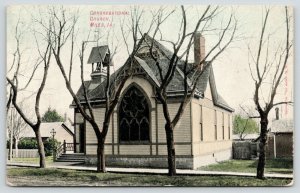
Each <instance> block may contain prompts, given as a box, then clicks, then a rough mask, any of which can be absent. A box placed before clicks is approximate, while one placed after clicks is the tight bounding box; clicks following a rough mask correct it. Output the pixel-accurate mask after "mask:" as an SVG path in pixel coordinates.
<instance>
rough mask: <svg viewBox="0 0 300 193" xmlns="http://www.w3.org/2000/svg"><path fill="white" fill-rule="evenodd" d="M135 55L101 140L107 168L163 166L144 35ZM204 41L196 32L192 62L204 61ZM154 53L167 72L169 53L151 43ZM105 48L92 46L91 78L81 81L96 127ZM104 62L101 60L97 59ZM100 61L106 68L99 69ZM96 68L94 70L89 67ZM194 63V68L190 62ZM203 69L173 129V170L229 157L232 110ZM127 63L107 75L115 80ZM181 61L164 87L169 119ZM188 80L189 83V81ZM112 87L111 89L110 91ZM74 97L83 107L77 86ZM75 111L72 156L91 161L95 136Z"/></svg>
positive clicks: (160, 122) (156, 81)
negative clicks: (174, 159) (103, 139)
mask: <svg viewBox="0 0 300 193" xmlns="http://www.w3.org/2000/svg"><path fill="white" fill-rule="evenodd" d="M144 41H148V43H146V42H141V41H140V42H139V43H140V44H141V47H140V50H139V51H138V53H137V54H136V55H135V57H134V64H133V66H132V68H133V72H134V74H133V76H132V77H131V78H129V79H128V80H127V82H126V83H125V86H124V88H123V90H122V92H121V96H120V100H119V103H118V105H117V106H116V108H115V110H114V113H113V115H112V118H111V123H110V127H109V130H108V133H107V137H106V141H105V153H106V159H107V161H106V164H107V165H110V166H118V165H119V166H131V167H167V144H166V135H165V129H164V124H165V119H164V115H163V109H162V105H161V103H160V102H159V101H158V99H157V98H156V93H155V92H156V89H155V88H156V87H157V86H158V85H160V77H159V74H158V70H157V67H156V65H155V63H154V62H153V60H152V59H151V58H150V56H149V46H148V45H149V41H151V39H150V37H149V36H146V37H145V40H144ZM204 43H205V40H204V38H203V37H202V36H200V34H197V37H196V38H195V48H194V50H195V54H194V55H195V63H199V61H201V59H202V58H200V57H204V53H205V50H204V49H205V44H204ZM154 49H155V50H154V51H153V52H154V54H156V55H158V56H159V58H160V59H159V60H160V64H161V67H162V69H163V71H164V73H165V72H166V69H167V65H168V61H169V58H170V56H171V55H172V53H171V52H170V51H169V50H168V49H167V48H165V47H164V46H163V45H161V44H160V43H159V42H157V41H155V40H154ZM107 57H109V51H108V47H107V46H100V47H94V48H93V49H92V51H91V54H90V57H89V60H88V63H89V64H92V74H91V80H90V81H86V82H85V85H86V88H87V91H88V97H89V99H90V102H91V104H92V106H93V108H94V114H95V117H96V119H97V123H98V124H99V125H100V126H101V125H102V121H103V118H104V112H105V100H104V88H105V84H106V72H105V70H104V66H105V65H107V64H105V60H106V58H107ZM101 58H104V60H101ZM103 63H104V64H105V65H103ZM94 65H96V67H95V66H94ZM190 65H193V64H190ZM208 65H209V66H208V67H207V68H205V71H204V72H203V74H202V76H201V78H200V80H199V82H198V84H197V90H196V92H195V95H194V96H193V98H192V100H191V102H190V103H189V104H188V105H187V107H186V109H185V111H184V114H183V116H182V117H181V119H180V121H179V123H178V125H177V126H176V128H175V131H174V141H175V151H176V161H177V168H192V169H194V168H198V167H199V166H202V165H207V164H210V163H215V162H216V161H222V160H227V159H230V158H231V157H232V112H233V109H232V108H231V107H229V105H228V104H227V103H226V102H225V101H224V99H223V98H222V97H221V96H220V95H219V94H218V92H217V89H216V83H215V78H214V73H213V68H212V65H211V64H210V63H208ZM126 69H128V65H124V66H122V67H121V68H120V69H119V70H117V71H116V72H115V73H113V74H112V75H111V81H112V83H113V82H117V81H118V78H119V77H120V76H122V73H124V72H126ZM182 71H183V63H182V62H181V61H180V62H179V64H178V67H177V68H176V71H175V74H174V78H173V79H172V81H171V82H170V84H169V85H168V87H167V94H168V102H169V108H170V113H171V116H174V115H175V113H176V111H177V109H178V107H179V105H180V101H181V100H182V96H183V90H184V85H183V82H184V80H183V72H182ZM189 81H190V80H189ZM113 85H114V84H112V89H113ZM77 96H78V97H79V99H80V101H81V103H82V104H86V101H85V99H84V97H83V88H82V87H81V88H80V89H79V90H78V92H77ZM71 107H73V108H74V114H75V115H74V123H75V124H74V125H75V136H76V138H75V140H76V141H75V143H76V152H82V153H84V154H85V156H86V161H89V162H95V160H96V149H97V138H96V136H95V133H94V130H93V128H92V126H91V125H90V124H89V123H88V122H87V121H85V120H84V119H83V118H82V116H81V114H80V113H79V112H78V109H77V108H76V105H75V103H74V102H73V103H72V104H71Z"/></svg>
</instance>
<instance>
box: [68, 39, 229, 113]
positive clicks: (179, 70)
mask: <svg viewBox="0 0 300 193" xmlns="http://www.w3.org/2000/svg"><path fill="white" fill-rule="evenodd" d="M144 39H145V40H144V41H149V40H152V39H150V37H149V36H146V38H144ZM153 41H154V46H155V47H156V49H158V50H159V52H160V53H161V54H162V55H163V56H162V57H159V64H160V67H161V69H162V74H163V75H165V74H166V73H167V70H168V65H169V60H170V58H171V56H172V52H171V51H169V50H168V49H167V48H165V47H164V46H163V45H162V44H160V43H159V42H157V41H155V40H153ZM141 43H143V42H140V44H141ZM138 55H139V54H137V55H136V56H135V57H134V65H138V66H139V67H140V69H141V70H142V71H143V75H144V78H146V79H148V80H149V82H151V83H152V84H153V85H154V86H159V85H160V84H161V79H160V76H159V71H158V68H157V66H156V65H155V61H154V60H153V59H152V58H151V57H147V56H146V57H143V58H141V57H138ZM191 65H192V64H191ZM206 65H207V66H206V67H205V68H204V71H203V73H202V74H201V76H200V78H199V80H198V82H197V89H196V92H195V95H197V96H198V97H200V98H203V97H204V93H205V90H206V88H207V85H208V82H209V83H210V87H211V90H212V96H213V102H214V104H215V105H216V106H219V107H221V108H224V109H226V110H228V111H231V112H232V111H234V110H233V109H232V108H231V107H230V106H229V105H228V104H227V103H226V101H225V100H224V99H223V98H222V97H221V96H220V95H219V94H218V92H217V89H216V84H215V78H214V73H213V68H212V65H211V63H210V62H207V63H206ZM183 66H184V65H183V61H179V62H178V65H177V67H176V69H175V73H174V77H173V78H172V80H171V82H170V84H169V85H168V87H167V94H168V96H169V97H172V96H180V95H182V94H183V92H184V73H183ZM125 68H126V64H125V65H123V66H122V67H121V68H119V69H118V70H117V71H116V72H115V73H113V74H112V75H111V76H110V81H111V83H112V84H111V85H112V86H113V85H114V84H113V83H114V82H115V83H116V82H117V78H118V77H119V76H120V73H124V69H125ZM192 78H193V77H191V76H189V78H188V84H189V87H190V82H191V81H192V80H191V79H192ZM105 85H106V80H105V81H103V82H102V83H99V80H90V81H85V86H86V88H87V91H88V98H89V99H90V101H91V102H104V101H105V100H104V99H105ZM190 89H191V88H190ZM77 96H78V97H79V99H80V100H81V102H82V103H85V99H84V97H83V87H82V86H81V87H80V89H79V90H78V92H77ZM72 105H75V104H74V102H73V103H72ZM72 105H71V106H72Z"/></svg>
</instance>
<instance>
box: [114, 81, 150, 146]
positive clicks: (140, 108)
mask: <svg viewBox="0 0 300 193" xmlns="http://www.w3.org/2000/svg"><path fill="white" fill-rule="evenodd" d="M119 134H120V141H121V142H122V141H123V142H124V141H129V142H130V141H133V142H142V141H149V106H148V102H147V99H146V98H145V96H144V94H143V93H142V92H141V91H140V90H139V89H138V88H137V87H135V86H132V87H131V88H130V89H128V91H127V92H126V93H125V95H124V97H123V99H122V101H121V104H120V109H119Z"/></svg>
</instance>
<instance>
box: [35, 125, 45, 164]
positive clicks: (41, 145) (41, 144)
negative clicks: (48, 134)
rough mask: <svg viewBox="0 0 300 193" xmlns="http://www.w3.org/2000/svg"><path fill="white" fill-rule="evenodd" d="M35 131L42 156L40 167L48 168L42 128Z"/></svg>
mask: <svg viewBox="0 0 300 193" xmlns="http://www.w3.org/2000/svg"><path fill="white" fill-rule="evenodd" d="M34 133H35V136H36V140H37V144H38V152H39V156H40V168H46V158H45V149H44V143H43V141H42V136H41V132H40V128H37V129H35V130H34Z"/></svg>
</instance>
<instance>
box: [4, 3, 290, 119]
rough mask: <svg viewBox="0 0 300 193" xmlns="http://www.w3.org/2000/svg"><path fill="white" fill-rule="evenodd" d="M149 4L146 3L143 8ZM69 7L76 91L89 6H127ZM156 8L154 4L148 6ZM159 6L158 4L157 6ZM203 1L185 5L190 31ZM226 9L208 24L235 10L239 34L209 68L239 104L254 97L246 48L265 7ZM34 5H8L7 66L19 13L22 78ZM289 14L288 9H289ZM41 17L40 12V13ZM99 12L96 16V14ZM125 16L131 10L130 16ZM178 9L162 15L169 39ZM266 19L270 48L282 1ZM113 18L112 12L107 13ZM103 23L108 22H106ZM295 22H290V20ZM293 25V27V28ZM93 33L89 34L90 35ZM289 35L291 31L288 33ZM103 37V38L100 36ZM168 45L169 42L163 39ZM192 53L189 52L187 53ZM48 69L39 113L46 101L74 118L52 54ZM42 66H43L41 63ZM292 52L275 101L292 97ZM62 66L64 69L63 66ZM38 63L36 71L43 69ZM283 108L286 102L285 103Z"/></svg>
mask: <svg viewBox="0 0 300 193" xmlns="http://www.w3.org/2000/svg"><path fill="white" fill-rule="evenodd" d="M147 7H148V8H147ZM147 7H143V8H144V9H145V14H146V15H145V17H144V18H143V25H144V26H142V27H145V28H146V26H147V24H148V22H149V19H150V18H151V15H150V14H149V12H148V11H149V7H150V6H147ZM68 8H69V9H71V10H73V9H77V8H78V9H79V13H80V17H79V21H78V26H79V27H80V28H79V29H78V35H77V45H76V46H75V52H74V54H75V56H74V71H73V76H72V80H73V81H72V87H73V90H74V91H75V92H76V91H77V89H78V88H79V86H80V71H79V70H80V67H79V59H78V47H79V46H80V42H81V41H82V40H85V39H86V37H87V34H88V32H89V29H90V14H91V13H92V12H93V11H111V10H114V11H116V10H117V11H129V12H130V6H91V5H88V6H87V5H85V6H79V7H78V6H76V7H74V6H70V7H68ZM151 8H153V9H154V8H155V7H151ZM156 8H157V7H156ZM204 8H205V7H203V6H186V9H188V11H187V17H188V22H189V24H188V25H189V28H188V29H189V31H191V29H192V27H193V26H194V24H195V22H196V20H195V18H197V17H198V14H201V11H203V9H204ZM171 9H172V7H168V8H167V10H171ZM222 9H224V13H220V15H219V16H218V17H217V18H216V20H215V21H214V22H213V23H212V27H215V28H218V27H220V25H221V22H223V27H224V25H225V23H226V21H227V19H228V17H229V12H230V11H231V10H233V11H234V12H235V18H236V19H237V21H238V30H237V35H238V38H237V39H236V41H235V42H234V43H233V44H231V45H230V47H229V48H228V49H227V50H226V51H225V52H224V53H223V54H222V55H221V56H220V57H219V58H218V59H217V60H216V61H215V62H214V63H213V68H214V72H215V78H216V84H217V90H218V92H219V94H220V95H221V96H222V97H223V98H224V99H225V100H226V101H227V103H228V104H229V105H230V106H231V107H233V108H235V109H238V108H239V105H240V104H242V105H248V106H253V102H252V98H253V92H254V82H253V80H252V79H251V76H250V71H249V66H248V58H249V56H248V50H247V45H250V47H251V48H253V50H254V51H253V52H254V53H256V52H257V51H256V49H257V45H258V40H259V33H260V30H261V26H262V17H263V11H264V9H265V7H264V6H225V7H222ZM37 10H38V8H37V7H33V6H14V7H9V8H8V11H7V14H8V17H7V62H8V64H7V69H9V67H10V65H11V63H12V60H13V59H12V53H13V51H14V49H15V40H14V28H15V25H16V23H17V20H18V18H19V15H20V21H21V25H22V29H24V36H23V38H22V41H21V42H22V43H21V50H23V53H24V54H23V55H24V58H23V59H24V60H23V64H22V65H24V68H22V70H21V73H22V76H20V82H21V84H22V83H24V82H26V80H27V78H28V76H29V74H30V70H31V69H32V63H33V62H34V61H35V59H36V57H37V52H36V48H35V41H34V38H33V36H32V29H31V28H32V26H33V25H32V16H33V17H38V16H37V13H38V12H37ZM41 10H43V11H45V10H46V7H43V8H42V9H41ZM289 11H290V12H291V15H293V14H292V11H293V10H292V9H290V10H289ZM42 17H44V16H42ZM98 17H99V16H98ZM128 17H129V16H128ZM180 17H181V12H180V9H178V10H176V12H175V13H174V14H173V15H171V16H170V18H169V19H168V20H167V21H166V23H165V24H164V25H163V26H162V33H163V37H164V38H165V39H168V40H174V39H176V37H177V33H178V28H179V25H180V19H179V18H180ZM122 18H123V17H121V16H115V17H114V18H113V21H112V24H113V27H112V28H113V29H114V30H115V31H114V32H115V33H116V36H117V38H118V40H117V41H115V42H114V43H115V44H116V42H119V43H120V48H119V49H118V52H117V54H116V56H115V58H114V64H115V66H114V69H115V70H117V69H118V68H119V67H120V66H121V65H122V64H124V61H125V59H126V57H127V53H126V47H125V46H124V44H123V43H122V41H123V40H122V38H121V34H120V19H122ZM269 18H270V20H269V24H268V26H267V30H269V31H270V32H271V33H272V38H274V41H272V45H273V46H272V47H271V48H270V52H272V51H274V49H275V47H276V45H277V44H278V42H280V41H282V38H284V37H285V31H284V8H283V7H275V6H274V7H272V9H271V12H270V16H269ZM110 19H111V18H110ZM105 23H106V22H105ZM292 23H293V22H292ZM95 29H99V30H101V33H103V34H105V33H106V32H107V31H106V30H107V29H111V28H103V27H102V28H101V27H100V28H92V30H93V31H94V30H95ZM292 29H293V28H292ZM91 38H92V37H90V39H91ZM205 38H206V50H209V49H210V48H211V47H212V46H213V45H214V43H215V41H216V40H217V39H216V36H215V35H214V34H211V33H210V34H206V35H205ZM291 38H293V36H292V37H291ZM102 42H105V41H104V40H103V41H102ZM93 46H96V44H95V43H91V44H90V45H89V46H88V47H87V50H86V52H85V62H87V59H88V56H89V53H90V49H91V47H93ZM166 46H167V47H170V46H169V45H168V44H166ZM62 55H63V56H64V57H63V60H64V61H65V62H66V64H68V60H69V57H70V53H69V46H68V45H66V47H65V48H64V50H63V51H62ZM191 55H192V56H193V54H191ZM50 65H51V66H50V70H49V75H48V79H47V82H46V87H45V90H44V92H43V94H42V97H41V106H40V107H41V112H42V113H43V112H44V111H45V110H47V108H48V107H49V106H51V108H55V109H57V111H58V112H59V113H60V114H62V115H63V114H64V113H65V112H66V113H67V114H68V117H70V118H71V119H73V111H72V109H70V108H69V104H70V103H71V102H72V98H71V95H70V94H69V92H68V90H67V89H66V87H65V82H64V80H63V77H62V75H61V72H60V70H59V69H58V67H57V65H56V63H55V61H54V58H52V62H51V64H50ZM41 67H42V66H41ZM293 68H294V67H293V55H292V56H291V57H290V59H289V63H288V74H287V78H288V80H287V85H288V87H287V88H285V87H284V85H285V82H284V81H283V83H282V85H283V86H282V87H281V88H280V89H279V90H278V96H277V97H278V98H277V101H282V100H284V99H285V98H287V99H288V100H291V99H292V98H293V96H292V95H293V89H292V88H293ZM66 69H68V68H67V67H66ZM41 70H42V68H41V69H39V71H38V72H39V74H40V73H41V72H42V71H41ZM90 70H91V66H90V64H86V66H85V79H86V80H88V79H90V76H89V75H90ZM40 78H41V77H40V76H39V75H36V76H35V78H34V82H32V85H31V86H30V87H28V89H26V91H25V92H24V93H23V95H19V98H20V99H21V98H22V97H25V96H29V95H30V94H31V93H32V92H34V91H36V86H37V85H39V83H40V81H41V79H40ZM32 99H33V97H31V99H28V100H27V101H28V106H29V107H28V108H30V109H32V110H34V106H33V105H32V103H30V101H31V100H32ZM283 108H284V107H283ZM288 110H289V113H288V115H287V117H289V118H290V117H292V115H293V114H292V108H291V107H289V109H288ZM274 114H275V113H271V117H273V115H274Z"/></svg>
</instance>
